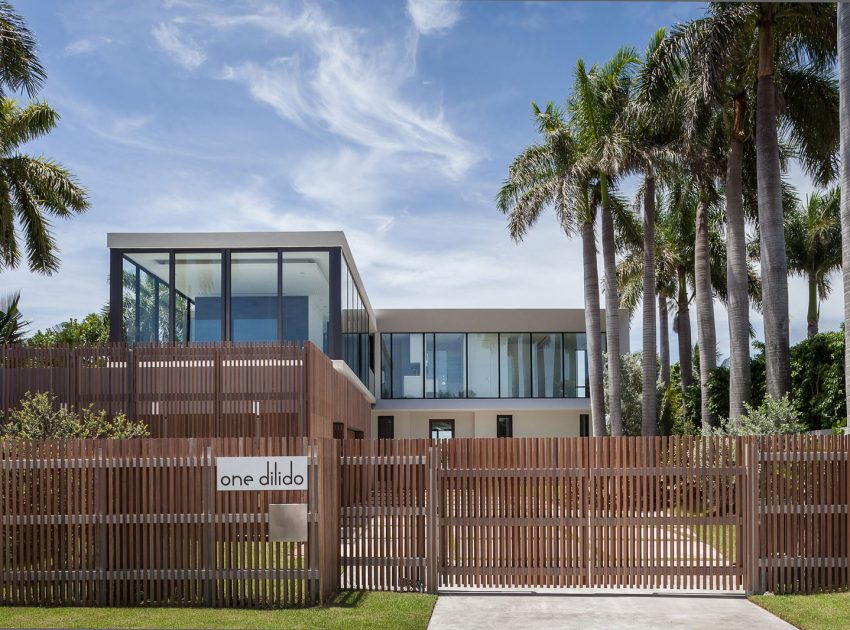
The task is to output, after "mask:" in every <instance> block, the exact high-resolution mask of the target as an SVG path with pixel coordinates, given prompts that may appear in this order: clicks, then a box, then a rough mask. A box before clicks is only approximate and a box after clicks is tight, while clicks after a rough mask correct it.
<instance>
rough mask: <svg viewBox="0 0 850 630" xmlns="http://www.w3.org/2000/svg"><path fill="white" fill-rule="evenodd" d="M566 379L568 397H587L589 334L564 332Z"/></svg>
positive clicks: (566, 394)
mask: <svg viewBox="0 0 850 630" xmlns="http://www.w3.org/2000/svg"><path fill="white" fill-rule="evenodd" d="M564 371H565V374H564V381H565V387H566V392H565V396H566V397H567V398H587V396H588V395H589V389H588V387H589V386H588V383H587V335H586V334H585V333H565V334H564Z"/></svg>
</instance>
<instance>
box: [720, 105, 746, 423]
mask: <svg viewBox="0 0 850 630" xmlns="http://www.w3.org/2000/svg"><path fill="white" fill-rule="evenodd" d="M734 124H735V128H734V130H733V132H732V142H731V144H730V146H729V155H728V159H727V164H726V252H727V256H726V287H727V292H728V296H729V303H728V305H727V309H728V312H729V355H730V368H729V419H730V420H732V421H733V422H737V421H738V418H740V417H741V415H742V414H743V413H744V403H745V402H749V400H750V396H751V394H752V385H751V380H750V300H749V294H748V293H749V292H748V287H747V235H746V225H745V221H744V196H743V186H742V175H741V169H742V163H743V157H744V137H745V132H744V97H743V96H737V97H736V98H735V123H734Z"/></svg>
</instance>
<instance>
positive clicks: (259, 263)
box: [230, 252, 279, 341]
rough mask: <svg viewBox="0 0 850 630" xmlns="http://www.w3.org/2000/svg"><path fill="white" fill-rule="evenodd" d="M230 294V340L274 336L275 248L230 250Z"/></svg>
mask: <svg viewBox="0 0 850 630" xmlns="http://www.w3.org/2000/svg"><path fill="white" fill-rule="evenodd" d="M230 296H231V297H230V313H231V339H233V341H274V340H276V339H277V338H278V330H277V328H278V326H277V324H278V311H279V309H278V301H277V252H234V253H232V254H231V256H230Z"/></svg>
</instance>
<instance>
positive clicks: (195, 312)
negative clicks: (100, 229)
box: [108, 232, 375, 391]
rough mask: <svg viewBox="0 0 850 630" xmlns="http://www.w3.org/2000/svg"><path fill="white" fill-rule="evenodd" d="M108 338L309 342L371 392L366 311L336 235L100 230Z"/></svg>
mask: <svg viewBox="0 0 850 630" xmlns="http://www.w3.org/2000/svg"><path fill="white" fill-rule="evenodd" d="M108 246H109V248H110V335H111V338H112V340H113V341H126V342H128V343H138V342H147V343H168V342H176V343H197V342H217V341H232V342H262V341H311V342H313V343H314V344H315V345H316V346H318V347H319V348H321V349H322V351H323V352H324V353H325V354H327V355H328V356H329V357H330V358H332V359H343V360H344V361H345V362H346V363H347V364H348V366H349V367H350V368H351V370H352V371H353V372H354V373H355V374H357V376H358V377H359V378H360V380H361V381H362V382H363V383H364V384H365V385H366V386H367V387H369V389H370V390H371V391H374V361H373V358H372V356H371V354H372V353H371V348H372V344H371V343H370V338H371V336H372V335H373V334H374V332H375V318H374V314H373V312H372V308H371V306H370V304H369V301H368V297H367V296H366V292H365V290H364V289H363V284H362V281H361V280H360V275H359V273H358V272H357V268H356V266H355V264H354V261H353V259H352V256H351V252H350V250H349V247H348V243H347V242H346V240H345V237H344V235H343V234H342V233H341V232H285V233H268V232H262V233H249V232H240V233H231V234H219V233H215V234H199V233H194V234H155V233H148V234H109V235H108Z"/></svg>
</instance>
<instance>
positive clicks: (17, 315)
mask: <svg viewBox="0 0 850 630" xmlns="http://www.w3.org/2000/svg"><path fill="white" fill-rule="evenodd" d="M20 300H21V294H20V293H12V294H11V295H7V296H5V297H3V298H0V344H8V345H11V344H16V343H21V342H22V341H23V340H24V332H25V331H26V328H27V326H28V325H29V322H25V321H24V320H23V318H22V317H21V312H20V310H18V302H20Z"/></svg>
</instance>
